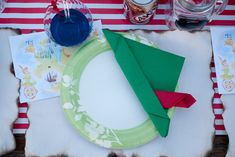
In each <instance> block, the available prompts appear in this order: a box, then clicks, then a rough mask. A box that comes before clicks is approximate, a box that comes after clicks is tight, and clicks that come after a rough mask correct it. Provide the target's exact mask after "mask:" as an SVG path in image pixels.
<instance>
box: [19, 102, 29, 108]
mask: <svg viewBox="0 0 235 157" xmlns="http://www.w3.org/2000/svg"><path fill="white" fill-rule="evenodd" d="M18 107H28V104H27V103H19V104H18Z"/></svg>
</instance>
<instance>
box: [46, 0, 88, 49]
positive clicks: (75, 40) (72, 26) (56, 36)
mask: <svg viewBox="0 0 235 157" xmlns="http://www.w3.org/2000/svg"><path fill="white" fill-rule="evenodd" d="M62 2H64V1H62V0H58V1H57V5H58V6H61V5H64V4H63V3H62ZM74 2H76V3H74ZM66 3H67V6H68V8H64V7H63V9H60V11H58V10H55V8H53V6H51V5H50V6H48V8H47V13H46V15H45V18H44V29H45V31H46V33H47V34H48V36H49V38H50V39H51V40H53V41H54V42H56V43H57V44H59V45H62V46H75V45H79V44H81V43H82V42H83V41H85V40H86V39H87V37H88V36H89V34H90V32H91V30H92V16H91V13H90V11H89V9H88V8H87V7H86V6H85V5H84V4H82V3H81V2H80V1H72V3H71V1H68V0H67V1H66Z"/></svg>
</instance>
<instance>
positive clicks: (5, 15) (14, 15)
mask: <svg viewBox="0 0 235 157" xmlns="http://www.w3.org/2000/svg"><path fill="white" fill-rule="evenodd" d="M44 16H45V14H44V13H39V14H38V13H37V14H30V13H26V14H25V13H2V14H0V18H5V19H7V18H27V19H42V18H44Z"/></svg>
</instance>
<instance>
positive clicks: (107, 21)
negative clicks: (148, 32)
mask: <svg viewBox="0 0 235 157" xmlns="http://www.w3.org/2000/svg"><path fill="white" fill-rule="evenodd" d="M101 21H102V24H110V25H111V24H113V25H114V24H124V25H125V24H132V23H131V22H130V21H129V20H127V19H102V20H101ZM165 24H166V23H165V20H151V22H150V23H148V25H165Z"/></svg>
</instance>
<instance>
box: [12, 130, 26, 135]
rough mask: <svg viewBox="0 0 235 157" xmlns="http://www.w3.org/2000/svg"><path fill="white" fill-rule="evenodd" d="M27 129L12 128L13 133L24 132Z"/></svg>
mask: <svg viewBox="0 0 235 157" xmlns="http://www.w3.org/2000/svg"><path fill="white" fill-rule="evenodd" d="M26 131H27V129H13V134H25V133H26Z"/></svg>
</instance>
